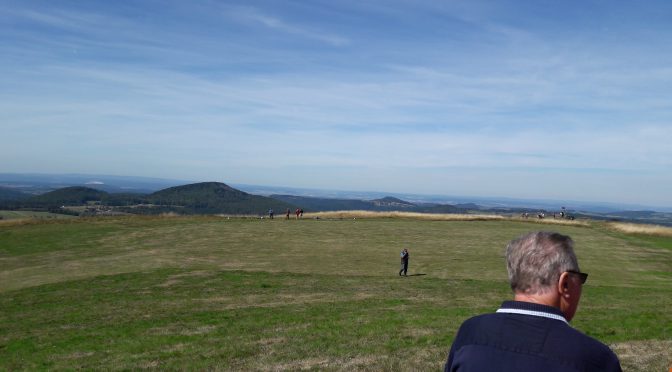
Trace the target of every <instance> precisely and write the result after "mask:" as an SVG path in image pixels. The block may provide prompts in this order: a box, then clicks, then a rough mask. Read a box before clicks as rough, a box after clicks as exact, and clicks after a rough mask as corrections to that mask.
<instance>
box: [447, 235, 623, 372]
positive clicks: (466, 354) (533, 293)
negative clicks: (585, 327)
mask: <svg viewBox="0 0 672 372" xmlns="http://www.w3.org/2000/svg"><path fill="white" fill-rule="evenodd" d="M506 265H507V269H508V274H509V284H510V285H511V289H512V290H513V301H504V303H503V304H502V306H501V307H500V308H499V310H497V312H496V313H494V314H484V315H479V316H476V317H473V318H471V319H468V320H466V321H465V322H464V323H462V326H460V329H459V330H458V331H457V336H456V337H455V341H453V345H452V347H451V348H450V353H449V354H448V361H447V362H446V365H445V368H444V371H445V372H469V371H504V372H514V371H515V372H528V371H529V372H537V371H544V372H560V371H576V372H579V371H581V372H589V371H606V372H621V365H620V363H619V361H618V358H617V357H616V354H614V352H613V351H611V350H610V349H609V347H607V345H604V344H603V343H601V342H600V341H598V340H596V339H594V338H592V337H589V336H586V335H585V334H583V333H581V332H579V331H577V330H576V329H574V328H572V327H571V326H570V325H569V322H570V321H571V320H572V318H573V317H574V314H575V313H576V309H577V307H578V306H579V299H580V298H581V291H582V288H583V284H584V283H585V282H586V279H587V278H588V274H585V273H582V272H581V271H579V263H578V261H577V259H576V255H575V254H574V242H573V241H572V239H571V238H570V237H569V236H565V235H561V234H558V233H554V232H543V231H540V232H533V233H530V234H527V235H524V236H522V237H520V238H518V239H515V240H513V241H511V242H510V243H509V245H508V246H507V247H506Z"/></svg>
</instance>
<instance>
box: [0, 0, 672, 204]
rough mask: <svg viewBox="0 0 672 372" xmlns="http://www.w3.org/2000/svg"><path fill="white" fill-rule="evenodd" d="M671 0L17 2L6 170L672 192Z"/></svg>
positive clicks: (464, 188) (6, 26) (482, 192)
mask: <svg viewBox="0 0 672 372" xmlns="http://www.w3.org/2000/svg"><path fill="white" fill-rule="evenodd" d="M670 19H672V3H670V2H669V1H660V2H655V1H639V2H630V1H627V2H626V1H473V0H470V1H427V2H423V1H395V0H385V1H382V0H381V1H307V0H305V1H240V2H229V1H22V0H19V1H8V0H0V54H1V55H2V58H0V69H1V70H0V71H2V72H1V73H0V129H1V132H2V135H1V136H0V157H1V158H2V161H1V162H0V172H20V173H24V172H31V173H34V172H48V173H92V174H113V175H132V176H150V177H164V178H177V179H187V180H194V181H221V182H228V183H245V184H259V185H277V186H290V187H307V188H328V189H341V190H375V191H389V192H400V193H417V194H423V193H430V194H444V195H467V196H493V197H497V196H503V197H518V198H552V199H559V200H563V199H566V200H580V201H608V202H622V203H639V204H646V205H652V206H667V207H669V206H672V193H671V192H670V191H669V190H670V189H672V187H671V185H672V145H670V143H671V142H672V89H671V88H672V48H670V47H669V46H670V41H671V40H672V23H670Z"/></svg>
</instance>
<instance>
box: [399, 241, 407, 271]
mask: <svg viewBox="0 0 672 372" xmlns="http://www.w3.org/2000/svg"><path fill="white" fill-rule="evenodd" d="M408 257H409V255H408V249H406V248H404V250H403V251H401V270H399V276H401V273H404V276H406V272H407V271H408Z"/></svg>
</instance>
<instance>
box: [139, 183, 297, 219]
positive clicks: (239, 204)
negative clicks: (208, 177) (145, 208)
mask: <svg viewBox="0 0 672 372" xmlns="http://www.w3.org/2000/svg"><path fill="white" fill-rule="evenodd" d="M145 200H147V202H149V203H152V204H154V205H160V206H163V207H164V208H169V209H174V210H175V211H176V212H180V213H184V214H209V213H229V214H265V213H266V211H268V209H274V210H275V212H276V213H282V212H284V211H285V209H287V208H290V209H292V208H294V206H293V205H291V204H289V203H286V202H283V201H279V200H275V199H272V198H268V197H265V196H258V195H252V194H248V193H246V192H243V191H240V190H237V189H234V188H232V187H230V186H228V185H226V184H223V183H219V182H202V183H194V184H190V185H184V186H176V187H170V188H168V189H165V190H161V191H157V192H155V193H153V194H150V195H147V197H146V198H145ZM176 207H177V208H176Z"/></svg>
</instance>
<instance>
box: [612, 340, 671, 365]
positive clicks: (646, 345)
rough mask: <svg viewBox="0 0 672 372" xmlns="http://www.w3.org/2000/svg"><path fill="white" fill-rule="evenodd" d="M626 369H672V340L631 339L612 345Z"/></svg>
mask: <svg viewBox="0 0 672 372" xmlns="http://www.w3.org/2000/svg"><path fill="white" fill-rule="evenodd" d="M611 348H612V349H613V350H614V352H615V353H616V354H617V355H618V358H619V360H620V361H621V366H622V367H623V370H624V371H667V370H668V369H672V340H646V341H630V342H622V343H618V344H614V345H611Z"/></svg>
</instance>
